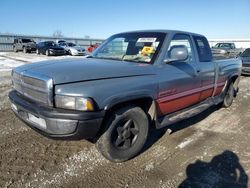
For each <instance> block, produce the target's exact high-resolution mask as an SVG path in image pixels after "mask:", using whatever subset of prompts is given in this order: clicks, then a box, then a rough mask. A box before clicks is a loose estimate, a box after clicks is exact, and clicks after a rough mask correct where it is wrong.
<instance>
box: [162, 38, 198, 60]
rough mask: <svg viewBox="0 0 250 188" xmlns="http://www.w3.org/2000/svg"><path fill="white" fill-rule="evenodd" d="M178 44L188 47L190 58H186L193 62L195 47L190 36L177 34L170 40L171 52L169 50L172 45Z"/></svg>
mask: <svg viewBox="0 0 250 188" xmlns="http://www.w3.org/2000/svg"><path fill="white" fill-rule="evenodd" d="M176 45H177V46H179V45H184V46H186V47H187V50H188V55H189V58H188V59H187V60H186V62H192V61H193V57H194V54H193V48H192V45H191V39H190V37H189V36H188V35H184V34H176V35H175V36H174V38H173V39H172V40H171V42H170V45H169V47H168V53H169V50H170V49H171V47H173V46H176ZM168 53H167V54H168Z"/></svg>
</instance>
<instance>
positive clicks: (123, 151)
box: [96, 107, 149, 162]
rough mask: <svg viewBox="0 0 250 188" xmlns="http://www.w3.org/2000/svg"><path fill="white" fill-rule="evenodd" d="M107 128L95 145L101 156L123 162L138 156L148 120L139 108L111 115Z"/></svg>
mask: <svg viewBox="0 0 250 188" xmlns="http://www.w3.org/2000/svg"><path fill="white" fill-rule="evenodd" d="M107 126H108V127H109V128H108V129H107V130H106V132H105V133H104V134H103V135H102V136H101V137H100V138H99V140H98V141H97V143H96V147H97V149H98V150H99V151H100V152H101V153H102V155H103V156H104V157H105V158H107V159H108V160H110V161H113V162H123V161H126V160H129V159H131V158H133V157H134V156H136V155H138V154H139V153H140V151H141V150H142V148H143V146H144V144H145V142H146V140H147V136H148V129H149V120H148V117H147V115H146V113H145V112H144V111H143V110H142V109H141V108H140V107H126V108H122V109H120V110H118V111H116V112H114V114H113V115H112V117H111V119H110V120H109V121H108V123H107Z"/></svg>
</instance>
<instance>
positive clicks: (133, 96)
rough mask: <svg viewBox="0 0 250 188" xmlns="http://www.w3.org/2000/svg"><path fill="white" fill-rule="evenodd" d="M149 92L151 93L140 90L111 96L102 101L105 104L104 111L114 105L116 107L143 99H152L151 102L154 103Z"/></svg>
mask: <svg viewBox="0 0 250 188" xmlns="http://www.w3.org/2000/svg"><path fill="white" fill-rule="evenodd" d="M150 92H152V91H150V90H140V91H132V92H125V93H123V94H119V95H113V96H111V97H109V98H107V99H106V100H105V101H104V104H105V107H104V110H109V109H111V108H112V107H114V106H115V105H118V104H121V103H125V102H129V101H134V100H138V99H143V98H150V99H152V101H154V96H153V94H151V93H150Z"/></svg>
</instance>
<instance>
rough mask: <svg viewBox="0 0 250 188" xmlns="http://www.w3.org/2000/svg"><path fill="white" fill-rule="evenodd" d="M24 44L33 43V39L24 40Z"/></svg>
mask: <svg viewBox="0 0 250 188" xmlns="http://www.w3.org/2000/svg"><path fill="white" fill-rule="evenodd" d="M22 42H23V43H28V42H33V41H32V40H31V39H22Z"/></svg>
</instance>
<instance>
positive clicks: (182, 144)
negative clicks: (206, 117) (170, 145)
mask: <svg viewBox="0 0 250 188" xmlns="http://www.w3.org/2000/svg"><path fill="white" fill-rule="evenodd" d="M202 136H203V133H202V132H198V133H195V134H194V135H192V136H191V137H189V138H186V139H185V140H184V141H183V142H181V143H180V144H179V145H178V146H176V148H179V149H183V148H185V147H186V146H188V145H189V144H190V143H192V142H193V141H196V140H198V139H199V138H200V137H202Z"/></svg>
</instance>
